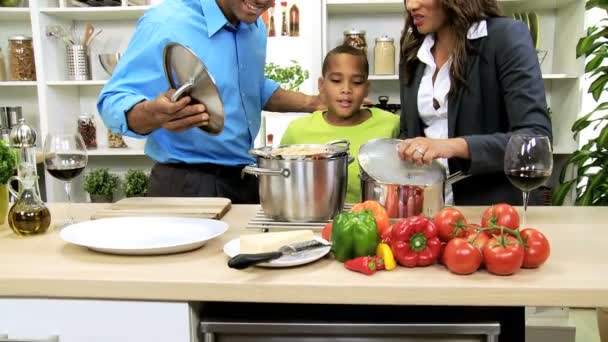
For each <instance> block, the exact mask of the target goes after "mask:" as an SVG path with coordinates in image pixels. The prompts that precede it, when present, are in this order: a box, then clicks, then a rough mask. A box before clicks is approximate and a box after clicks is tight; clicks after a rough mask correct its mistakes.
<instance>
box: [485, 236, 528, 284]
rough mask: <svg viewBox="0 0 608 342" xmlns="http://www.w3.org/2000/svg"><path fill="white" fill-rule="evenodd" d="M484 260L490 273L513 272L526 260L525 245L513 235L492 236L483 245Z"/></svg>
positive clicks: (505, 273)
mask: <svg viewBox="0 0 608 342" xmlns="http://www.w3.org/2000/svg"><path fill="white" fill-rule="evenodd" d="M483 260H484V263H485V265H486V268H487V269H488V272H490V273H494V274H497V275H510V274H513V273H515V272H517V271H519V269H520V268H521V265H522V264H523V262H524V246H522V245H521V243H519V241H518V240H517V239H516V238H515V237H514V236H512V235H503V236H498V237H496V238H491V239H490V241H488V243H487V244H486V245H485V246H484V247H483Z"/></svg>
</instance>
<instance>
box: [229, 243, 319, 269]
mask: <svg viewBox="0 0 608 342" xmlns="http://www.w3.org/2000/svg"><path fill="white" fill-rule="evenodd" d="M327 247H330V248H331V244H328V243H326V242H321V241H319V240H310V241H304V242H298V243H294V244H291V245H285V246H283V247H281V248H279V250H278V251H274V252H269V253H257V254H238V255H235V256H234V257H232V258H230V260H228V267H230V268H235V269H237V270H242V269H244V268H247V267H250V266H253V265H256V264H261V263H264V262H268V261H272V260H276V259H279V258H281V257H283V256H285V255H294V254H296V253H300V252H304V251H309V250H314V249H318V248H327Z"/></svg>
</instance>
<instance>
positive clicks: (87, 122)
mask: <svg viewBox="0 0 608 342" xmlns="http://www.w3.org/2000/svg"><path fill="white" fill-rule="evenodd" d="M78 133H80V135H81V136H82V140H83V141H84V145H85V146H86V147H87V148H97V127H96V125H95V119H94V118H93V116H92V115H90V114H87V113H84V114H82V115H80V116H79V117H78Z"/></svg>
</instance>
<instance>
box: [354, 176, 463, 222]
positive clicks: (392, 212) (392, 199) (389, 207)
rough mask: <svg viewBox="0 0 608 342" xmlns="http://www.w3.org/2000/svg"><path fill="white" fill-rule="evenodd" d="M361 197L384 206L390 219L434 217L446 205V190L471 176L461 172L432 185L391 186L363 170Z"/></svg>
mask: <svg viewBox="0 0 608 342" xmlns="http://www.w3.org/2000/svg"><path fill="white" fill-rule="evenodd" d="M360 177H361V197H362V200H363V201H366V200H374V201H377V202H379V203H380V204H382V205H383V206H384V207H385V208H386V211H387V212H388V215H389V217H390V218H406V217H410V216H416V215H424V216H427V217H433V216H435V214H437V213H438V212H439V211H440V210H441V209H442V208H443V207H444V206H445V198H444V189H445V185H446V184H453V183H456V182H458V181H459V180H461V179H464V178H466V177H468V175H463V174H460V173H459V172H458V173H455V174H452V175H450V177H448V178H446V179H445V180H444V181H442V182H435V183H429V184H423V185H419V184H392V183H383V182H381V181H378V180H375V179H373V178H372V177H370V176H369V175H367V174H366V173H365V171H361V174H360Z"/></svg>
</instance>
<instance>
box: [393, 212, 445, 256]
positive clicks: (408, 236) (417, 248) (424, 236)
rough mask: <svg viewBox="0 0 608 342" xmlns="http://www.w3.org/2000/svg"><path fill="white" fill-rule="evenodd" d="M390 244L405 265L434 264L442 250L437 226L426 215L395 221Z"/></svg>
mask: <svg viewBox="0 0 608 342" xmlns="http://www.w3.org/2000/svg"><path fill="white" fill-rule="evenodd" d="M390 245H391V249H392V250H393V254H394V255H395V259H397V262H398V263H399V264H400V265H402V266H405V267H416V266H428V265H432V264H433V263H434V262H435V261H436V260H437V258H438V257H439V254H440V252H441V240H439V237H438V236H437V227H436V226H435V224H434V223H433V221H432V220H430V219H428V218H426V217H424V216H414V217H409V218H406V219H403V220H401V221H399V222H397V223H395V224H394V225H393V229H392V231H391V239H390Z"/></svg>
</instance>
